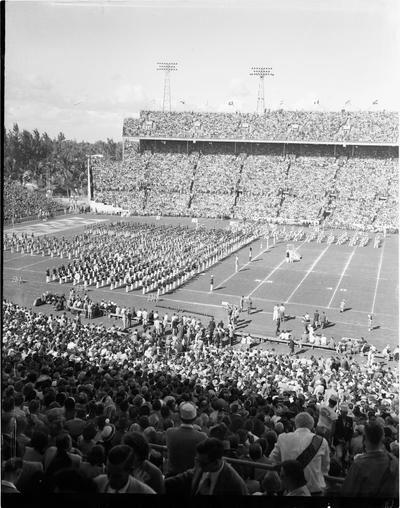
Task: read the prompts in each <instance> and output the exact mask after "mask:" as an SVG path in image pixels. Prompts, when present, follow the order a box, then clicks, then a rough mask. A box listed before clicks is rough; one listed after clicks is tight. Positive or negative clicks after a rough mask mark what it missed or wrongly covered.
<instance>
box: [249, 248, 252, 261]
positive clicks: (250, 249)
mask: <svg viewBox="0 0 400 508" xmlns="http://www.w3.org/2000/svg"><path fill="white" fill-rule="evenodd" d="M252 258H253V248H252V247H250V248H249V263H251V260H252Z"/></svg>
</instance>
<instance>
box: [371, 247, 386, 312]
mask: <svg viewBox="0 0 400 508" xmlns="http://www.w3.org/2000/svg"><path fill="white" fill-rule="evenodd" d="M385 245H386V242H383V247H382V252H381V258H380V260H379V267H378V274H377V276H376V284H375V291H374V299H373V301H372V308H371V314H373V313H374V309H375V301H376V295H377V293H378V285H379V278H380V275H381V269H382V261H383V252H384V250H385Z"/></svg>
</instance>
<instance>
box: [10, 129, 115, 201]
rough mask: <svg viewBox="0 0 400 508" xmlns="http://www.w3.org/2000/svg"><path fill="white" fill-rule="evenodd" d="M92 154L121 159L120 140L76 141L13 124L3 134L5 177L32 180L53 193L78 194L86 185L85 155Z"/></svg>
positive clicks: (26, 181) (25, 182)
mask: <svg viewBox="0 0 400 508" xmlns="http://www.w3.org/2000/svg"><path fill="white" fill-rule="evenodd" d="M94 154H102V155H103V156H104V158H105V159H106V160H110V161H118V160H122V143H121V142H115V141H113V140H112V139H107V141H96V142H95V143H88V142H85V141H82V142H77V141H74V140H69V139H66V137H65V135H64V134H63V133H62V132H60V133H59V134H58V136H57V137H56V138H53V139H52V138H51V137H50V136H49V135H48V134H47V133H46V132H44V133H42V134H40V132H39V131H38V130H37V129H34V130H33V131H32V132H30V131H27V130H22V131H21V130H20V129H19V127H18V124H14V126H13V128H12V129H10V130H9V131H7V132H6V133H5V136H4V179H5V180H6V181H7V180H8V181H10V180H14V181H15V180H16V181H19V182H20V183H21V184H27V183H32V184H35V185H37V186H38V188H45V189H51V190H52V191H53V194H55V195H68V196H70V195H71V193H79V194H81V193H83V192H84V191H85V190H86V186H87V156H88V155H94Z"/></svg>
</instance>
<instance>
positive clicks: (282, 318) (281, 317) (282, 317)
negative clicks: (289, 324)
mask: <svg viewBox="0 0 400 508" xmlns="http://www.w3.org/2000/svg"><path fill="white" fill-rule="evenodd" d="M278 312H279V320H280V322H281V324H283V323H284V322H285V306H284V305H283V303H281V304H280V306H279V309H278Z"/></svg>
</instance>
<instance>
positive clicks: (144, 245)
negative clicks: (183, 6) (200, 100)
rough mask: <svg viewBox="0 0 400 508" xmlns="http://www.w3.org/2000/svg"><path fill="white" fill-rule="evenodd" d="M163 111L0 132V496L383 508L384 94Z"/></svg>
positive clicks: (387, 428) (390, 273)
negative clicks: (241, 499)
mask: <svg viewBox="0 0 400 508" xmlns="http://www.w3.org/2000/svg"><path fill="white" fill-rule="evenodd" d="M163 65H164V64H163ZM168 65H169V64H168ZM171 65H176V64H171ZM161 69H162V70H165V69H164V67H162V66H161ZM257 69H259V68H257ZM262 69H264V68H262ZM172 70H174V69H172ZM263 72H264V71H263ZM256 75H257V76H259V74H256ZM266 75H267V74H265V76H266ZM262 77H264V75H263V76H262ZM260 81H261V80H260ZM168 86H169V82H167V78H166V80H165V87H168ZM166 89H167V88H165V90H166ZM165 90H164V102H165V99H166V96H165ZM168 93H170V92H169V90H168ZM169 100H170V99H169ZM260 103H262V106H263V107H262V108H261V109H259V107H258V106H259V105H260ZM164 106H165V104H164V103H163V108H161V109H160V110H158V109H142V110H140V112H139V113H138V114H137V115H136V116H134V117H133V116H129V114H127V115H125V117H124V119H123V121H122V125H121V124H120V131H121V134H122V136H121V140H122V141H121V143H120V148H121V157H114V156H112V157H111V156H109V155H107V150H106V145H105V144H103V145H99V144H98V145H96V147H92V148H91V151H90V152H87V153H88V154H89V155H83V156H82V159H79V157H81V154H80V152H79V153H78V151H76V152H74V150H78V148H79V147H78V144H76V143H75V145H73V144H72V142H70V141H68V140H65V139H62V137H60V136H59V138H58V139H55V140H53V141H51V140H50V138H48V139H47V138H46V136H47V134H46V135H40V134H39V132H38V131H36V132H37V134H36V132H35V131H33V135H30V133H28V132H27V131H25V130H24V131H23V132H22V133H21V132H20V131H18V126H17V127H14V130H12V131H11V130H10V131H9V133H8V134H7V137H6V144H5V158H4V164H5V167H6V173H5V175H6V176H5V178H4V185H3V235H2V240H3V248H2V254H3V258H2V260H3V309H2V337H3V355H2V447H1V448H2V493H3V494H4V495H5V497H4V499H7V493H19V494H22V496H31V498H32V499H35V498H36V497H38V498H41V499H45V496H47V495H48V494H63V495H67V496H68V495H69V494H74V495H85V496H89V497H90V496H96V495H103V494H119V493H125V494H142V495H144V494H157V495H159V496H164V495H167V496H178V498H179V499H186V500H187V496H201V495H213V496H229V495H240V496H253V495H258V496H260V495H265V496H268V498H269V500H270V501H268V502H271V503H272V504H273V505H275V504H276V505H279V504H280V503H283V502H284V501H286V497H287V496H292V497H293V498H294V501H293V502H296V500H298V498H299V497H300V496H301V497H302V498H303V497H313V498H318V500H320V501H321V503H324V502H325V504H321V506H327V504H326V503H328V501H329V502H330V500H336V499H339V498H340V499H342V501H343V502H344V501H346V500H349V499H350V501H351V502H352V503H354V502H355V498H357V499H363V498H364V501H363V502H367V501H366V498H367V497H368V503H370V504H368V506H375V503H377V504H376V505H377V506H390V507H392V506H396V503H398V456H399V444H398V440H399V435H398V433H399V396H398V391H399V371H398V361H399V346H398V336H399V319H398V316H399V312H398V307H399V299H398V292H399V285H398V284H399V273H398V258H399V245H398V233H399V115H398V113H397V112H394V111H388V110H383V109H382V110H378V108H371V110H358V111H353V110H350V108H342V109H339V110H337V111H322V110H317V109H316V108H314V109H312V108H310V109H309V110H306V109H301V110H295V109H293V110H290V109H286V108H283V107H281V108H277V109H268V108H265V107H264V106H265V104H264V96H263V94H262V95H260V92H259V97H258V103H257V112H254V113H248V112H240V111H235V112H233V111H231V112H216V111H208V112H207V111H189V110H188V111H181V110H178V109H177V108H176V110H173V109H171V106H170V107H169V108H168V107H164ZM181 109H182V108H181ZM29 136H31V137H30V138H29ZM35 136H36V137H35ZM28 138H29V139H30V140H31V141H30V142H29V143H30V144H31V145H32V146H35V145H34V143H35V142H36V143H37V145H36V146H37V147H42V148H40V150H39V148H38V149H36V152H34V149H32V152H30V153H31V154H33V155H30V156H29V157H32V160H33V158H35V157H37V160H39V161H42V159H40V157H42V156H41V155H40V156H39V155H34V153H36V154H37V153H39V152H40V153H42V152H41V150H44V152H43V153H45V152H46V149H45V148H43V147H44V146H45V145H46V143H47V146H50V145H51V143H53V144H52V145H51V146H52V148H51V149H50V148H49V149H48V150H47V156H46V157H47V159H46V161H47V162H46V164H47V165H46V164H45V163H43V162H40V164H38V165H37V168H38V169H32V168H33V165H31V164H30V163H29V157H28V158H26V159H23V157H24V150H25V148H24V149H23V148H22V147H26V146H27V145H28V144H29V143H28V142H27V141H26V140H27V139H28ZM35 140H36V141H35ZM109 141H110V140H108V142H109ZM24 143H25V144H24ZM108 144H109V145H110V146H111V143H110V142H109V143H108ZM15 147H17V148H15ZM60 147H61V148H60ZM62 147H65V148H62ZM77 147H78V148H77ZM99 147H100V148H99ZM114 148H115V147H114V145H113V150H114ZM79 149H80V148H79ZM57 150H58V151H57ZM85 150H87V147H86V146H85ZM95 150H96V151H95ZM82 153H83V152H82ZM15 154H17V155H15ZM55 154H56V155H55ZM71 154H72V155H71ZM19 156H20V157H21V160H23V162H21V163H19V162H18V160H19V159H18V157H19ZM62 157H64V159H62ZM78 159H79V161H78ZM35 160H36V159H35ZM43 160H44V158H43ZM62 160H65V161H67V162H65V161H64V162H65V167H67V168H69V169H68V171H65V172H63V171H62V170H61V169H60V168H61V167H64V166H62V163H63V164H64V162H62ZM24 161H25V162H24ZM48 161H50V162H48ZM60 161H61V162H60ZM82 161H83V162H82ZM18 164H20V166H21V168H22V170H21V172H20V174H19V175H20V176H18V178H15V177H13V174H15V167H16V166H17V165H18ZM28 167H29V171H27V170H26V168H28ZM51 167H53V168H58V169H56V170H54V174H57V172H58V174H60V175H61V173H62V177H61V176H59V180H58V179H57V178H58V177H57V178H56V177H51V178H50V177H49V176H48V175H49V174H50V172H51V171H53V169H51ZM71 167H72V168H73V169H71ZM74 168H75V169H74ZM13 171H14V173H13ZM35 171H36V173H35ZM74 171H75V172H74ZM33 173H35V174H36V175H39V177H38V178H35V179H34V178H32V174H33ZM40 175H41V176H40ZM75 178H77V179H76V181H78V182H79V183H80V185H81V188H80V190H79V189H76V188H75V183H74V184H73V185H74V195H72V193H71V194H70V193H69V192H68V193H67V195H65V194H64V195H63V196H62V197H60V196H61V194H60V196H56V194H57V192H56V191H55V190H54V191H53V190H50V189H56V188H57V186H58V188H59V190H60V189H61V190H62V187H63V186H64V188H65V189H66V188H68V189H69V184H68V179H75ZM56 180H57V185H56V184H55V183H54V182H55V181H56ZM32 181H35V183H34V184H33V183H32ZM74 181H75V180H74ZM29 182H31V183H29ZM71 188H72V187H71ZM65 189H64V190H65ZM283 498H285V500H284V499H283ZM160 499H161V501H160V502H163V501H162V500H163V499H165V497H160ZM173 499H177V498H173ZM252 499H255V498H252ZM314 501H315V499H314ZM132 502H134V501H132ZM189 502H190V501H189ZM289 502H290V500H289V501H288V503H289ZM385 503H386V504H385ZM286 505H287V506H295V504H293V505H292V504H285V506H286ZM296 506H299V505H296Z"/></svg>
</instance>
